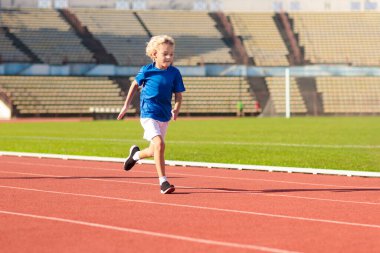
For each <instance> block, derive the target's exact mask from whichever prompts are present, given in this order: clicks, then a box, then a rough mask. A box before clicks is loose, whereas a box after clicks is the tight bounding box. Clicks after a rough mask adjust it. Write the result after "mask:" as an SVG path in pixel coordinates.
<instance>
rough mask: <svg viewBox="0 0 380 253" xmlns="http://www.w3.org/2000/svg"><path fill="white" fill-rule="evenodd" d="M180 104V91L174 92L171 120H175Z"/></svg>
mask: <svg viewBox="0 0 380 253" xmlns="http://www.w3.org/2000/svg"><path fill="white" fill-rule="evenodd" d="M181 104H182V93H181V92H176V93H174V108H173V110H172V118H173V120H177V118H178V114H179V110H180V108H181Z"/></svg>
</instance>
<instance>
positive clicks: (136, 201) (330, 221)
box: [0, 185, 380, 229]
mask: <svg viewBox="0 0 380 253" xmlns="http://www.w3.org/2000/svg"><path fill="white" fill-rule="evenodd" d="M0 188H9V189H15V190H25V191H35V192H43V193H52V194H61V195H71V196H81V197H90V198H98V199H107V200H117V201H125V202H135V203H142V204H154V205H162V206H173V207H183V208H192V209H201V210H208V211H218V212H227V213H238V214H247V215H255V216H265V217H271V218H280V219H290V220H301V221H310V222H319V223H329V224H336V225H345V226H354V227H365V228H374V229H380V225H378V224H365V223H356V222H347V221H337V220H326V219H314V218H306V217H300V216H290V215H281V214H271V213H261V212H252V211H243V210H235V209H226V208H216V207H206V206H195V205H185V204H175V203H163V202H155V201H149V200H139V199H126V198H118V197H108V196H101V195H92V194H81V193H71V192H59V191H48V190H40V189H34V188H22V187H15V186H7V185H0Z"/></svg>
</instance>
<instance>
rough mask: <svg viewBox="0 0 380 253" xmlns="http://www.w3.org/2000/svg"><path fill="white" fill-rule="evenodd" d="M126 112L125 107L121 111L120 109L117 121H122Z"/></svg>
mask: <svg viewBox="0 0 380 253" xmlns="http://www.w3.org/2000/svg"><path fill="white" fill-rule="evenodd" d="M126 112H127V109H126V107H125V106H124V107H123V109H121V111H120V113H119V115H118V116H117V120H121V119H123V117H124V115H125V113H126Z"/></svg>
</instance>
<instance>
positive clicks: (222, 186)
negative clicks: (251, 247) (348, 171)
mask: <svg viewBox="0 0 380 253" xmlns="http://www.w3.org/2000/svg"><path fill="white" fill-rule="evenodd" d="M37 161H39V162H41V161H43V162H44V163H45V162H46V161H45V159H42V160H37ZM23 162H25V160H24V161H23ZM28 162H30V161H28ZM50 162H52V164H54V165H55V166H53V167H49V166H48V165H47V166H45V165H39V166H31V165H27V164H25V163H24V164H23V165H22V166H21V168H20V165H17V164H12V163H5V162H4V163H0V164H2V166H1V167H2V168H3V165H4V164H7V169H9V170H11V171H14V172H15V173H17V171H18V172H20V171H24V172H21V173H30V174H33V173H34V174H35V175H28V174H24V175H22V174H21V175H20V174H11V173H8V174H7V173H3V174H0V177H1V179H0V182H1V183H2V185H5V183H4V182H7V183H8V184H9V182H11V184H12V187H19V188H21V187H31V188H32V187H34V189H41V190H42V191H48V190H49V189H50V190H52V189H54V190H56V191H60V192H65V190H66V191H67V189H72V190H73V191H74V192H76V193H78V194H98V195H101V194H100V193H102V194H105V193H106V194H105V195H106V197H115V198H118V197H119V198H126V197H131V198H133V199H134V200H136V199H139V198H141V199H142V200H145V201H154V202H157V203H165V201H166V202H167V203H168V205H158V204H155V205H153V206H155V207H154V208H153V207H150V208H151V209H154V210H156V211H153V212H152V211H151V213H147V214H145V215H144V213H141V210H142V209H144V210H145V209H146V208H147V207H143V206H146V205H148V206H152V204H151V203H150V204H148V203H137V204H136V202H133V205H132V206H133V208H136V211H135V212H133V211H132V210H135V209H132V210H131V212H132V213H133V215H136V214H137V215H138V216H137V217H135V218H136V219H138V218H139V217H141V216H143V217H151V216H153V217H154V215H155V214H157V213H165V212H169V211H168V210H169V209H170V210H171V209H179V210H180V211H177V212H181V213H186V214H187V216H182V215H178V213H177V212H174V213H172V211H170V215H168V216H170V219H166V218H167V217H165V219H164V220H163V221H164V223H165V224H172V226H175V225H177V226H178V224H181V223H184V224H181V226H183V227H184V228H188V229H185V230H184V231H182V232H181V233H184V234H186V233H188V232H189V231H188V230H189V229H190V228H192V227H195V231H196V232H194V233H195V234H196V235H199V234H202V233H204V231H200V230H201V229H203V230H204V229H206V230H207V231H209V232H210V231H211V232H213V233H216V232H220V233H222V234H223V235H222V237H221V238H228V239H231V238H233V239H235V238H234V237H231V236H227V235H229V234H228V233H227V232H228V231H219V230H220V228H222V227H223V226H224V224H227V228H228V229H230V230H233V231H235V232H236V234H237V235H239V236H241V235H244V234H246V233H247V231H248V232H249V234H250V236H248V237H247V238H245V237H244V238H240V237H239V238H237V239H236V240H242V241H241V242H240V241H239V243H242V244H247V243H248V244H250V243H251V244H252V243H257V245H264V246H272V247H273V246H277V245H282V246H284V247H274V248H281V249H283V248H285V249H288V250H296V251H305V249H309V250H306V251H310V250H311V251H310V252H314V249H321V246H319V248H318V247H317V248H315V247H316V245H314V243H316V242H314V243H313V240H314V237H313V234H315V233H317V232H316V231H318V232H319V234H321V235H322V240H327V246H328V247H329V248H328V249H337V250H342V249H349V246H351V247H353V246H355V245H361V244H363V245H364V241H366V242H367V244H368V241H367V240H370V242H371V238H378V236H379V232H378V231H377V230H378V229H376V228H375V229H373V228H369V227H368V228H364V227H360V228H357V227H355V229H353V230H352V229H351V228H347V225H346V226H343V225H339V224H323V225H321V224H320V222H317V223H318V226H315V225H310V223H314V222H315V221H306V223H308V222H309V224H305V221H299V220H294V219H293V220H292V219H286V220H285V221H284V220H283V219H280V218H279V217H270V216H269V217H268V216H264V217H263V216H261V215H256V216H255V217H252V216H253V215H247V214H243V213H242V214H239V213H234V214H233V215H231V214H230V213H228V214H226V213H225V212H221V211H217V210H215V209H212V208H219V209H222V208H226V209H228V210H235V209H237V210H247V211H250V210H251V212H252V210H253V211H256V213H259V212H262V210H260V207H261V206H266V205H272V206H273V203H275V207H274V208H273V207H272V208H271V207H264V208H263V209H264V211H265V213H266V214H268V213H269V211H277V212H274V214H276V213H278V212H280V213H281V212H283V213H284V212H285V213H286V212H291V213H290V214H293V215H298V214H297V213H294V212H296V211H297V207H298V209H299V208H300V207H301V209H302V208H303V209H305V210H303V211H302V212H301V213H303V214H307V212H306V211H308V210H309V211H310V210H311V209H315V208H316V207H315V206H313V205H316V206H318V205H320V203H319V202H320V201H310V200H309V201H306V202H307V203H304V204H302V203H303V202H305V200H297V201H296V202H292V203H288V204H286V203H285V202H286V201H285V199H286V200H288V199H287V198H279V197H274V196H265V194H262V195H259V196H258V195H252V193H251V192H250V191H257V190H258V189H259V190H260V189H261V188H260V187H261V186H257V185H252V181H250V180H233V182H235V181H238V184H239V186H241V187H240V188H238V187H236V186H234V183H231V180H230V181H227V180H226V179H221V178H220V179H221V181H217V180H216V178H217V177H218V176H217V175H216V174H218V175H219V172H221V174H222V175H221V176H219V177H227V176H231V177H234V178H239V177H242V175H245V174H247V173H245V172H239V171H228V170H227V171H224V170H214V169H213V170H207V169H204V168H203V169H202V170H199V169H197V168H195V169H194V171H193V170H190V169H189V168H168V170H169V174H170V175H172V174H173V175H174V174H175V173H179V174H181V175H182V176H179V175H177V176H176V175H174V176H173V180H175V182H177V183H182V184H186V185H189V184H190V183H191V184H192V186H191V187H190V188H185V187H184V188H179V193H180V194H173V195H171V196H164V195H160V194H159V193H158V190H157V179H156V178H155V174H154V173H152V174H149V173H150V172H149V171H150V170H151V169H152V167H149V166H147V167H146V166H138V167H137V168H136V169H137V170H136V171H131V173H124V172H123V171H120V170H117V169H116V167H120V165H117V166H116V165H115V164H108V163H100V165H99V163H86V164H87V165H86V166H84V167H83V168H81V166H83V164H82V163H72V161H63V162H64V164H65V165H59V163H58V161H52V160H50V159H49V161H48V163H50ZM32 164H33V162H32ZM35 164H39V163H38V162H35V163H34V165H35ZM67 164H69V165H67ZM95 164H97V165H96V166H95ZM13 166H15V167H13ZM70 166H75V168H70ZM97 166H98V167H97ZM78 167H79V168H78ZM102 168H105V169H102ZM1 170H2V169H1ZM179 170H181V171H180V172H178V171H179ZM182 170H183V171H182ZM189 171H191V173H190V175H189V176H186V175H183V174H186V173H188V172H189ZM202 171H203V172H204V171H212V173H211V174H212V175H214V176H215V177H216V178H215V177H204V178H202V176H201V174H199V173H200V172H202ZM37 172H39V173H37ZM47 172H49V174H43V173H47ZM132 172H133V173H132ZM172 172H173V173H172ZM226 172H228V173H226ZM235 172H238V173H235ZM37 174H40V175H37ZM126 174H128V176H126ZM251 174H252V175H253V176H254V177H255V176H257V173H251V172H249V175H251ZM259 174H260V176H262V174H261V173H259ZM267 174H270V176H273V175H274V174H277V173H267ZM142 175H143V176H142ZM194 175H197V176H194ZM284 175H286V176H289V175H287V174H284ZM275 176H278V175H275ZM308 176H310V175H308ZM62 177H66V178H62ZM311 177H319V176H311ZM7 178H8V179H7ZM194 178H197V180H196V182H194ZM242 178H243V177H242ZM131 180H134V182H131ZM270 180H273V179H270ZM276 180H277V179H276ZM293 180H294V179H293ZM214 181H216V182H214ZM244 181H248V183H243V182H244ZM254 181H255V180H254ZM364 181H365V182H366V185H365V186H364V187H363V188H364V189H372V187H371V185H370V184H369V183H371V182H370V181H367V180H364ZM264 182H265V184H268V183H269V184H274V185H276V184H278V182H272V181H262V183H264ZM177 183H176V184H177ZM256 183H257V181H256ZM320 183H321V182H318V184H320ZM198 184H199V185H198ZM286 184H288V183H286ZM351 184H355V185H356V184H357V182H356V181H355V182H353V183H351ZM177 185H178V184H177ZM205 185H207V187H204V186H205ZM184 186H185V185H184ZM293 186H294V185H293ZM350 186H352V185H350ZM356 186H357V187H359V189H362V187H360V186H359V185H356ZM186 187H189V186H186ZM366 187H369V188H366ZM7 190H9V191H10V192H12V193H10V194H9V195H11V196H18V195H19V194H20V199H21V200H20V201H18V203H17V204H16V206H12V207H10V206H7V207H8V208H16V209H17V208H20V205H21V204H20V202H21V203H22V202H23V201H26V202H25V203H24V204H23V205H22V206H33V205H32V204H31V203H29V202H28V201H27V200H25V199H28V197H25V196H24V194H25V193H20V192H22V190H20V189H18V190H16V189H13V190H11V189H4V188H0V191H2V192H3V191H4V192H6V191H7ZM30 192H31V191H28V193H27V194H26V195H27V196H29V195H30V194H31V195H33V196H34V194H36V193H35V192H34V193H30ZM357 192H358V193H363V192H364V191H357ZM357 192H354V193H355V194H356V193H357ZM310 193H312V194H315V193H320V192H318V191H317V192H315V191H311V192H309V193H308V194H310ZM332 193H333V195H336V192H332ZM40 194H41V192H40V193H38V194H36V196H34V197H33V198H31V199H36V198H37V199H38V198H39V197H38V196H39V195H40ZM330 194H331V193H330ZM344 194H352V190H350V191H347V192H344ZM41 195H42V196H41V198H42V199H41V200H40V201H36V202H37V203H43V199H46V198H51V200H50V203H54V205H53V206H55V205H58V206H59V205H60V204H59V203H56V202H58V201H57V199H58V200H62V199H66V198H67V199H68V200H66V201H67V202H64V203H66V204H67V206H69V208H71V207H72V206H77V205H79V206H82V205H84V204H85V205H86V206H88V205H89V204H88V203H87V201H89V202H91V203H92V202H94V203H95V202H97V201H98V200H94V199H92V200H88V199H87V198H85V199H86V200H85V201H84V200H83V199H82V198H83V196H77V197H79V199H78V200H75V201H78V203H76V202H75V201H74V200H73V197H75V196H71V197H67V196H65V197H62V196H61V197H57V196H56V195H62V194H59V193H55V194H53V193H50V195H53V196H54V197H53V196H50V197H47V195H49V194H48V193H46V192H45V193H44V194H41ZM261 196H263V197H261ZM258 197H260V198H258ZM261 198H263V199H261ZM29 199H30V197H29ZM264 199H267V201H266V202H265V200H264ZM279 199H283V200H282V201H280V202H281V203H278V201H279ZM375 200H376V199H375ZM9 201H11V200H9ZM9 201H8V202H9ZM72 201H74V202H72ZM83 201H84V202H83ZM100 201H101V202H100V204H94V203H92V204H91V205H90V206H91V207H93V208H94V210H97V209H96V208H98V209H99V207H98V206H99V205H102V204H101V203H102V202H104V201H106V202H108V201H107V200H104V199H102V200H100ZM372 201H373V200H372ZM112 202H120V200H112ZM121 202H123V204H122V206H123V207H125V203H124V202H125V201H121ZM189 202H190V205H189ZM282 202H283V203H282ZM310 202H312V203H314V204H312V206H310V205H311V204H310ZM171 203H175V204H177V205H185V204H186V203H187V204H188V205H189V206H191V205H192V206H202V205H204V206H205V207H206V208H210V209H209V210H208V209H199V208H198V209H199V210H197V209H195V208H189V207H185V206H170V205H169V204H171ZM239 203H240V204H239ZM318 203H319V204H318ZM237 204H239V205H238V206H237ZM276 204H278V205H276ZM330 204H331V203H330ZM4 205H5V204H4ZM103 205H104V203H103ZM106 205H109V203H107V204H106ZM157 205H158V206H159V207H157ZM333 205H342V206H341V207H340V208H341V209H342V207H345V208H346V209H347V207H348V206H349V207H351V208H354V209H355V208H358V210H357V211H354V212H352V211H351V213H354V216H355V217H356V216H357V215H359V213H360V212H361V211H360V210H361V208H362V206H365V208H366V209H367V211H368V206H369V205H368V204H367V205H366V204H355V203H339V204H337V203H335V202H333ZM127 206H128V210H129V209H130V208H132V207H130V206H131V205H130V204H128V205H127ZM231 206H232V207H234V208H235V209H234V208H231ZM357 206H359V207H357ZM372 206H375V207H376V205H372ZM237 207H238V208H237ZM328 207H329V206H327V207H326V208H328ZM330 207H331V206H330ZM49 208H50V209H49V210H47V214H45V215H46V216H48V214H49V213H51V212H58V210H55V211H54V210H52V209H51V207H49ZM66 209H67V208H66ZM100 209H101V210H102V211H103V212H100V213H101V214H103V216H104V213H106V210H103V209H102V208H100ZM161 209H162V211H158V210H161ZM184 209H185V211H184ZM117 210H119V209H117ZM355 210H356V209H355ZM376 210H377V209H376ZM18 211H20V212H22V211H25V212H31V211H33V212H37V211H41V210H39V209H38V208H37V209H36V210H18ZM96 212H98V211H96ZM118 212H120V213H123V212H125V209H124V208H121V207H120V210H119V211H118ZM314 212H315V211H314ZM37 214H38V212H37ZM86 214H87V213H85V216H84V217H86V218H88V216H87V215H86ZM128 214H129V213H128ZM269 214H270V213H269ZM194 215H195V216H194ZM324 215H327V213H326V214H324ZM359 216H360V215H359ZM369 216H371V215H369ZM100 217H102V216H101V215H100ZM184 217H185V218H184ZM188 217H193V220H194V221H196V222H193V223H192V222H188V221H187V220H186V219H189V218H188ZM202 217H213V219H215V221H214V223H213V222H211V223H210V224H208V223H209V219H207V218H202ZM347 217H348V216H347ZM355 217H354V218H355ZM74 218H75V217H74ZM317 218H318V217H317ZM330 218H331V217H330ZM348 218H349V217H348ZM99 219H100V220H99V221H100V222H102V220H101V219H103V218H99ZM362 219H364V218H360V219H359V220H362ZM155 220H156V219H153V220H150V222H152V223H153V222H154V221H155ZM184 220H185V221H184ZM202 220H203V221H202ZM369 221H373V222H378V219H374V220H372V219H369ZM96 222H97V220H96ZM107 222H108V221H107ZM115 222H117V221H115ZM171 222H174V223H171ZM206 222H207V224H206V226H205V223H206ZM186 224H187V225H186ZM231 224H232V225H231ZM375 224H378V223H375ZM127 225H128V224H127ZM161 225H163V224H161ZM163 226H165V225H163ZM305 226H306V228H305ZM342 226H343V227H344V228H342ZM316 227H318V229H316ZM337 227H340V228H337ZM218 228H219V230H217V229H218ZM289 228H293V229H294V230H295V231H294V233H289ZM337 229H338V230H339V229H344V230H345V231H347V233H348V234H347V233H346V232H345V233H341V234H340V235H339V236H338V235H336V230H337ZM371 229H372V231H371ZM334 230H335V232H334ZM177 231H178V229H177ZM263 231H265V232H263ZM349 233H351V235H350V234H349ZM202 235H203V234H202ZM361 235H366V236H361ZM186 236H187V235H186ZM190 236H194V234H190ZM204 236H206V237H207V236H214V235H208V234H204ZM252 236H254V240H253V241H252V238H250V237H252ZM295 237H296V238H295ZM299 238H302V239H303V241H304V243H306V242H307V243H309V244H310V245H311V246H310V248H309V246H307V247H306V246H301V245H298V244H299V243H297V241H298V240H299ZM218 239H219V237H218V238H215V240H218ZM320 239H321V238H320ZM333 239H334V240H333ZM213 240H214V239H213ZM332 241H336V242H342V241H347V242H348V244H347V245H345V246H343V245H339V243H333V242H332ZM273 242H275V243H274V245H273ZM373 242H374V243H373V244H372V245H371V243H370V244H369V245H370V246H371V247H372V249H373V248H375V249H377V248H376V247H379V245H377V243H376V240H375V239H374V241H373ZM304 243H303V244H304ZM329 243H331V244H329ZM336 244H338V245H336ZM255 245H256V244H255ZM293 245H297V247H295V248H294V247H292V246H293ZM324 247H326V246H324ZM342 247H343V248H342ZM300 249H301V250H300ZM315 252H316V251H315Z"/></svg>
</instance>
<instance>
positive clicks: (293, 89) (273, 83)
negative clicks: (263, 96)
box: [265, 77, 307, 115]
mask: <svg viewBox="0 0 380 253" xmlns="http://www.w3.org/2000/svg"><path fill="white" fill-rule="evenodd" d="M265 80H266V82H267V85H268V90H269V93H270V99H271V101H272V103H273V105H274V110H275V114H282V115H283V114H284V113H285V111H286V109H285V95H284V94H285V85H284V83H285V78H283V77H266V78H265ZM290 97H291V100H290V108H291V112H292V114H306V112H307V110H306V106H305V102H304V100H303V98H302V96H301V92H300V90H299V88H298V84H297V80H296V79H295V78H294V77H292V78H290Z"/></svg>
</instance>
